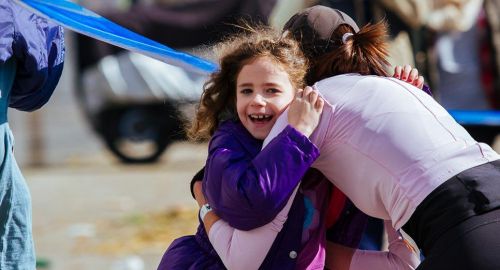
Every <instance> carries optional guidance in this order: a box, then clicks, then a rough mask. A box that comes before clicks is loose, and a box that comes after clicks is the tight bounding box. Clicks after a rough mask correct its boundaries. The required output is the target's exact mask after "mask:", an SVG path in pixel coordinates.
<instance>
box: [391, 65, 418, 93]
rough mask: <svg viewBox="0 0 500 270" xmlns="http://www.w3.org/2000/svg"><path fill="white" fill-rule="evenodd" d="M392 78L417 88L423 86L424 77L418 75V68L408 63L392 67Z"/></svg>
mask: <svg viewBox="0 0 500 270" xmlns="http://www.w3.org/2000/svg"><path fill="white" fill-rule="evenodd" d="M393 77H394V78H396V79H400V80H402V81H404V82H407V83H409V84H411V85H413V86H415V87H417V88H420V89H422V88H423V87H424V77H422V76H419V75H418V70H417V69H416V68H412V67H411V66H410V65H406V66H404V67H402V66H396V67H395V68H394V75H393Z"/></svg>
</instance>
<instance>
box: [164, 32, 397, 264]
mask: <svg viewBox="0 0 500 270" xmlns="http://www.w3.org/2000/svg"><path fill="white" fill-rule="evenodd" d="M222 52H223V55H222V57H221V63H220V66H221V69H220V71H218V72H216V73H214V74H213V75H212V77H211V80H210V81H209V83H208V84H207V87H206V89H205V92H204V95H203V97H202V101H201V104H200V108H199V110H198V113H197V120H196V121H195V122H194V125H193V128H192V129H191V135H194V136H196V137H198V138H199V137H203V136H205V137H211V141H210V145H209V157H208V160H207V165H206V170H205V173H204V175H205V176H204V181H203V185H204V192H205V195H206V197H207V200H208V202H209V203H210V206H208V205H206V204H205V202H204V201H203V199H199V197H200V194H199V192H198V194H197V196H196V197H197V199H198V201H199V203H200V204H204V205H203V207H202V210H201V212H200V221H201V222H203V225H204V227H203V226H200V227H199V229H198V232H197V234H196V235H195V236H186V237H182V238H179V239H177V240H175V241H174V242H173V243H172V244H171V245H170V247H169V248H168V250H167V251H166V253H165V255H164V256H163V258H162V261H161V263H160V265H159V269H224V268H225V267H227V268H229V269H240V268H242V269H257V268H259V269H278V268H279V269H322V268H323V267H324V259H325V250H324V247H325V246H326V243H325V242H326V239H325V225H324V212H325V210H326V209H325V206H326V205H327V202H328V201H327V200H328V198H329V197H328V196H329V193H328V185H325V184H327V183H326V182H324V181H322V179H323V177H322V176H321V175H318V174H317V173H314V172H309V173H308V175H307V176H306V177H303V176H304V175H305V174H306V172H307V171H308V169H309V167H310V165H311V164H312V162H313V161H314V160H315V159H316V158H317V156H318V154H319V153H318V152H317V151H316V146H314V145H313V144H311V143H310V141H309V139H308V138H307V136H308V135H309V134H310V133H311V132H312V131H313V130H314V128H315V125H316V124H315V123H317V121H318V117H319V112H320V111H321V110H320V108H321V107H322V103H323V102H322V100H321V98H318V96H317V95H316V93H315V92H314V91H311V89H310V88H306V89H305V90H304V91H300V90H299V91H295V89H298V88H300V87H302V86H303V83H304V76H305V71H306V67H307V62H306V61H303V60H304V58H303V55H302V53H301V52H300V49H299V46H298V44H297V43H296V42H294V41H293V40H291V39H290V38H286V37H284V36H282V35H280V34H278V33H275V32H273V31H271V30H268V29H267V30H266V29H259V30H255V31H254V32H253V33H252V34H249V35H248V34H243V35H240V36H237V37H234V38H232V39H231V40H230V41H228V42H227V43H224V44H223V45H222ZM294 96H295V97H294ZM290 102H291V104H290ZM289 104H290V111H292V113H290V114H289V116H290V118H289V121H290V123H291V124H290V126H288V127H287V128H286V129H285V130H284V131H283V132H281V133H280V135H279V136H278V137H277V138H276V139H275V140H273V141H272V142H271V143H270V145H268V146H266V148H264V149H261V148H262V140H263V139H264V138H265V137H266V136H267V135H268V133H269V131H270V129H271V128H272V126H273V124H274V121H275V119H276V118H277V117H278V116H279V115H280V114H281V112H282V111H283V110H285V109H286V108H287V107H288V105H289ZM200 174H201V173H200ZM198 177H199V176H198ZM301 179H304V180H303V181H302V183H300V181H301ZM315 180H316V181H315ZM299 183H300V184H299ZM299 185H300V187H299V188H298V192H296V191H297V187H298V186H299ZM195 190H196V189H195ZM295 192H296V193H295ZM201 197H203V196H201ZM210 207H211V208H212V209H213V211H212V210H211V208H210ZM214 212H215V213H216V214H217V215H215V214H214ZM219 216H220V218H222V219H219ZM344 224H345V223H344ZM345 228H347V229H349V228H351V229H352V228H355V226H351V227H348V226H346V227H345ZM231 230H232V231H231ZM340 231H342V232H344V233H345V232H347V230H343V229H340ZM207 232H208V237H207ZM228 232H229V233H228ZM346 234H348V233H346ZM346 234H344V235H346ZM207 238H209V239H207ZM396 242H397V241H396ZM242 247H244V248H242ZM380 259H383V260H387V256H385V254H384V255H383V256H381V257H380Z"/></svg>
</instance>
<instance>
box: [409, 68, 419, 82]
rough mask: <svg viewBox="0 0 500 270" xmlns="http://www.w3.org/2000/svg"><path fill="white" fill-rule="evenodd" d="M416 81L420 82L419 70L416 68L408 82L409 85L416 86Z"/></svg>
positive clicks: (413, 69)
mask: <svg viewBox="0 0 500 270" xmlns="http://www.w3.org/2000/svg"><path fill="white" fill-rule="evenodd" d="M416 80H418V70H417V69H416V68H412V69H411V71H410V76H409V77H408V79H407V81H408V83H411V84H414V83H415V81H416Z"/></svg>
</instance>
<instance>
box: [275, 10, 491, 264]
mask: <svg viewBox="0 0 500 270" xmlns="http://www.w3.org/2000/svg"><path fill="white" fill-rule="evenodd" d="M285 30H286V31H287V32H288V33H290V34H291V35H293V36H294V37H295V38H296V39H297V40H299V41H300V42H301V44H302V48H303V49H304V51H305V54H306V55H307V57H308V59H309V60H310V61H311V62H312V63H313V65H312V69H311V72H310V74H309V78H310V81H311V83H312V82H314V81H316V80H320V81H319V82H317V83H315V84H314V88H316V89H317V90H318V91H319V92H320V93H321V95H322V96H323V97H324V98H325V100H326V104H325V107H324V110H323V115H322V117H321V121H320V123H319V125H318V127H317V129H316V130H315V132H314V133H313V134H312V135H311V137H310V138H311V141H312V142H314V143H315V144H316V145H318V147H319V149H320V150H321V156H320V157H319V158H318V160H317V161H316V162H315V164H314V167H315V168H318V169H319V170H320V171H321V172H323V173H324V174H325V176H326V177H327V178H328V179H329V180H330V181H331V182H332V183H334V184H335V186H337V187H339V189H341V190H342V191H343V192H344V193H345V194H346V195H347V196H348V197H349V198H350V199H351V200H352V201H353V202H354V203H355V204H356V206H358V207H359V208H360V209H361V210H362V211H364V212H365V213H367V214H369V215H372V216H375V217H378V218H382V219H386V220H390V221H391V223H392V226H393V227H394V228H396V229H400V228H403V229H404V231H405V232H407V233H408V234H409V235H410V236H411V237H412V238H413V239H414V240H415V242H416V244H417V245H418V246H419V247H420V248H421V249H422V250H423V252H424V255H425V258H426V259H425V260H424V262H423V263H422V265H421V266H419V269H500V260H499V259H498V256H497V255H496V254H499V252H500V236H499V235H498V233H496V232H498V231H500V209H499V208H500V161H499V158H500V156H499V155H498V154H497V153H496V152H495V151H493V150H492V149H491V148H490V147H489V146H488V145H486V144H482V143H478V142H476V141H475V140H474V139H473V138H472V137H471V136H470V135H469V134H468V133H467V132H466V131H465V130H464V129H463V128H462V127H461V126H460V125H458V124H457V123H456V122H455V121H454V120H453V118H452V117H451V116H450V115H449V114H448V113H447V112H446V110H444V109H443V108H442V107H441V106H440V105H439V104H437V103H436V101H435V100H433V99H432V98H430V97H429V96H428V95H425V94H423V93H422V92H421V91H418V89H416V88H414V87H410V86H408V85H405V84H402V83H400V82H399V81H397V80H394V79H388V78H384V77H378V76H362V75H370V74H373V75H384V66H385V64H386V61H385V58H386V56H387V55H386V53H385V48H386V46H387V45H386V43H385V42H384V39H383V37H384V34H385V33H386V31H387V29H386V27H385V25H383V24H375V25H367V26H365V27H363V28H361V29H359V28H358V26H357V25H356V24H355V23H354V21H353V20H352V19H351V18H349V17H348V16H347V15H346V14H344V13H342V12H340V11H338V10H333V9H330V8H326V7H321V6H316V7H313V8H310V9H307V10H305V11H304V12H301V13H299V14H296V15H295V16H294V17H292V19H290V20H289V22H288V23H287V24H286V26H285ZM346 73H350V74H346ZM342 74H344V75H342ZM332 76H333V77H332ZM405 90H406V91H405ZM285 126H286V113H284V114H283V115H282V116H281V117H280V119H278V121H277V122H276V125H275V127H274V128H273V131H271V134H270V136H269V138H268V139H271V138H272V137H274V134H277V132H279V131H280V130H281V129H282V128H283V127H285ZM268 139H266V141H267V140H268ZM333 254H334V255H339V256H340V257H341V258H346V257H349V256H353V259H355V258H357V257H358V252H353V251H347V252H346V253H345V254H342V253H339V252H337V253H333ZM361 255H362V254H361ZM334 261H335V260H334ZM336 261H338V260H336Z"/></svg>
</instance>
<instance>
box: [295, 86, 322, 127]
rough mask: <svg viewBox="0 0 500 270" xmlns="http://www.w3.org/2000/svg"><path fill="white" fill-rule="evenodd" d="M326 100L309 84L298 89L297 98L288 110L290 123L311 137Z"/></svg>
mask: <svg viewBox="0 0 500 270" xmlns="http://www.w3.org/2000/svg"><path fill="white" fill-rule="evenodd" d="M324 104H325V101H324V100H323V98H321V97H320V96H319V95H318V92H316V91H314V90H313V89H312V88H311V87H309V86H307V87H306V88H305V89H304V90H301V89H300V90H298V91H297V94H296V95H295V98H294V99H293V100H292V103H290V109H289V110H288V123H289V124H290V125H291V126H292V127H294V128H295V129H296V130H298V131H299V132H301V133H302V134H304V135H305V136H307V137H309V136H310V135H311V134H312V132H313V131H314V129H315V128H316V126H318V123H319V118H320V116H321V112H323V105H324Z"/></svg>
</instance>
